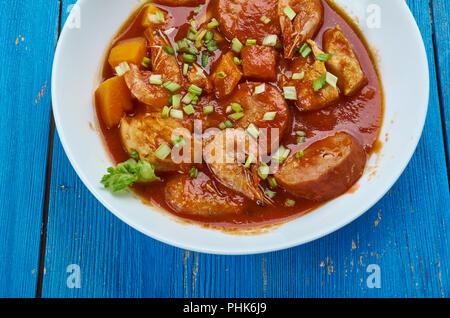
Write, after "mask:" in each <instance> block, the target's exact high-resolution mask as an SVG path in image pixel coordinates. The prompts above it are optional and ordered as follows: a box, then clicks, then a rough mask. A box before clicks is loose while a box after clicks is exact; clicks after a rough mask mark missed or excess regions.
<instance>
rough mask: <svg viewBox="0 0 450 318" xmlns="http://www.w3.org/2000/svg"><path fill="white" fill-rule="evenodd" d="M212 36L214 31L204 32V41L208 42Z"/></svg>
mask: <svg viewBox="0 0 450 318" xmlns="http://www.w3.org/2000/svg"><path fill="white" fill-rule="evenodd" d="M213 38H214V32H212V31H208V32H206V35H205V43H208V42H209V41H211V40H212V39H213Z"/></svg>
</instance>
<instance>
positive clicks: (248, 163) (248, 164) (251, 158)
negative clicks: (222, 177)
mask: <svg viewBox="0 0 450 318" xmlns="http://www.w3.org/2000/svg"><path fill="white" fill-rule="evenodd" d="M253 160H255V157H254V156H253V155H252V154H249V155H248V157H247V160H246V161H245V164H244V168H245V169H250V166H251V165H252V163H253Z"/></svg>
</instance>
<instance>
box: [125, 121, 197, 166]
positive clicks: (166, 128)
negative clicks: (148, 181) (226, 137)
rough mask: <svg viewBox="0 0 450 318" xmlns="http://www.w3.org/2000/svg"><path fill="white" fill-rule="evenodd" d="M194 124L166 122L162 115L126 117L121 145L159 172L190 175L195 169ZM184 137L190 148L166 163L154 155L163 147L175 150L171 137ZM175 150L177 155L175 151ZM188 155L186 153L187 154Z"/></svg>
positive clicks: (177, 153)
mask: <svg viewBox="0 0 450 318" xmlns="http://www.w3.org/2000/svg"><path fill="white" fill-rule="evenodd" d="M190 125H191V124H190V123H189V122H188V121H186V122H182V121H180V120H177V119H173V118H167V119H163V118H162V116H161V114H160V113H147V114H144V115H138V116H136V117H124V118H123V119H122V121H121V124H120V135H121V138H122V143H123V145H124V146H125V148H126V149H127V151H128V152H129V153H131V152H132V151H133V150H136V151H137V152H138V153H139V157H140V158H141V159H142V160H143V161H147V162H150V163H151V164H152V165H154V166H155V169H156V171H158V172H160V171H161V172H166V171H189V169H190V168H191V166H192V164H191V163H192V162H193V160H192V156H193V150H192V144H193V138H192V134H191V132H190V131H191V129H192V127H191V126H190ZM179 136H182V137H183V138H184V140H185V142H186V144H187V146H185V147H183V148H180V149H175V148H173V149H172V150H173V151H172V153H171V154H169V156H167V158H165V159H163V160H162V159H160V158H158V157H157V156H156V155H155V151H156V150H157V149H158V148H159V147H160V146H161V145H162V144H164V143H166V144H167V145H168V146H169V147H171V148H172V137H174V138H177V137H179ZM175 150H176V151H175ZM185 151H186V152H185Z"/></svg>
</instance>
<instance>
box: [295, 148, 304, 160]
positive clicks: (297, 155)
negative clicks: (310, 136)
mask: <svg viewBox="0 0 450 318" xmlns="http://www.w3.org/2000/svg"><path fill="white" fill-rule="evenodd" d="M304 155H305V153H304V152H303V150H300V151H298V152H297V153H296V154H295V158H297V159H300V158H301V157H303V156H304Z"/></svg>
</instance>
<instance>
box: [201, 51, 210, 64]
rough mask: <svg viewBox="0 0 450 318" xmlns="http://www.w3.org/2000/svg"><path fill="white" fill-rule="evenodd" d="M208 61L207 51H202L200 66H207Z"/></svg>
mask: <svg viewBox="0 0 450 318" xmlns="http://www.w3.org/2000/svg"><path fill="white" fill-rule="evenodd" d="M208 62H209V53H208V52H203V53H202V66H203V67H207V66H208Z"/></svg>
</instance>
